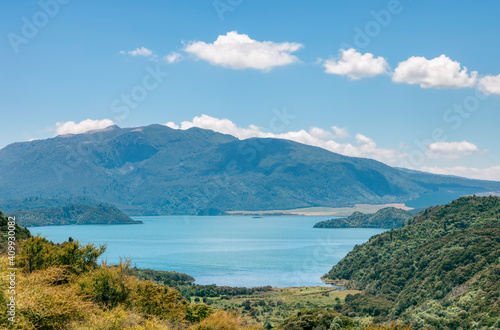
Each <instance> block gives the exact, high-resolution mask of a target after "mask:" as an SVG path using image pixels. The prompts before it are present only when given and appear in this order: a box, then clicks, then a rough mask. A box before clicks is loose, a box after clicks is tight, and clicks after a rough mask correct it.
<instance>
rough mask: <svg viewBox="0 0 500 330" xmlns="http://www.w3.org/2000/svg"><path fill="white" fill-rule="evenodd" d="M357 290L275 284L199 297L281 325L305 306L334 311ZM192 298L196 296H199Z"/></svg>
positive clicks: (207, 301)
mask: <svg viewBox="0 0 500 330" xmlns="http://www.w3.org/2000/svg"><path fill="white" fill-rule="evenodd" d="M355 293H359V291H350V290H347V291H336V290H335V289H334V288H333V287H298V288H273V289H272V290H270V291H267V292H255V293H253V294H248V295H240V296H220V297H215V298H200V300H203V301H205V302H206V304H208V305H210V306H211V307H214V308H216V309H227V310H231V311H237V312H238V313H239V314H241V315H242V316H243V317H245V318H247V319H248V320H249V322H250V321H251V322H257V323H260V324H262V325H266V324H268V325H272V326H278V325H280V324H281V323H282V322H284V321H285V320H286V319H287V318H289V317H293V316H294V315H295V314H296V313H297V311H300V310H302V309H312V308H316V309H321V310H327V309H329V310H332V311H333V309H334V307H335V306H339V305H340V304H341V303H342V302H343V301H344V299H345V297H346V295H348V294H355ZM192 300H197V297H194V298H192Z"/></svg>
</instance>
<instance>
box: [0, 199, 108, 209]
mask: <svg viewBox="0 0 500 330" xmlns="http://www.w3.org/2000/svg"><path fill="white" fill-rule="evenodd" d="M70 205H88V206H99V205H104V206H110V205H108V204H105V203H103V202H100V201H97V200H95V199H93V198H89V197H84V196H78V197H64V198H41V197H28V198H19V199H5V200H0V210H3V211H4V212H6V213H9V212H14V211H26V210H37V209H52V208H58V207H64V206H70Z"/></svg>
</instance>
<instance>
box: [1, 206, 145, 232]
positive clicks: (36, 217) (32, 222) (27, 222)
mask: <svg viewBox="0 0 500 330" xmlns="http://www.w3.org/2000/svg"><path fill="white" fill-rule="evenodd" d="M9 215H10V216H15V217H16V221H17V222H18V223H19V224H20V225H22V226H25V227H34V226H54V225H90V224H94V225H97V224H99V225H100V224H140V223H142V221H136V220H132V219H131V218H130V217H129V216H128V215H126V214H124V213H123V212H121V211H120V210H118V209H117V208H116V207H114V206H104V205H98V206H89V205H70V206H64V207H57V208H49V209H38V210H25V211H15V212H11V213H9Z"/></svg>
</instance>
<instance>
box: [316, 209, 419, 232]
mask: <svg viewBox="0 0 500 330" xmlns="http://www.w3.org/2000/svg"><path fill="white" fill-rule="evenodd" d="M412 217H413V215H412V214H411V213H410V212H408V211H405V210H401V209H396V208H394V207H386V208H383V209H381V210H379V211H377V212H375V213H373V214H364V213H361V212H354V213H353V214H352V215H350V216H348V217H347V218H338V219H331V220H326V221H320V222H318V223H316V224H315V225H314V228H399V227H402V226H404V224H405V223H406V222H407V221H408V220H409V219H411V218H412Z"/></svg>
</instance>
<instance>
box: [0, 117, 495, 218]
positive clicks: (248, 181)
mask: <svg viewBox="0 0 500 330" xmlns="http://www.w3.org/2000/svg"><path fill="white" fill-rule="evenodd" d="M498 191H500V182H493V181H481V180H471V179H465V178H459V177H452V176H442V175H433V174H429V173H423V172H417V171H409V170H404V169H398V168H393V167H390V166H387V165H385V164H383V163H381V162H378V161H375V160H371V159H365V158H354V157H347V156H342V155H339V154H336V153H333V152H330V151H327V150H325V149H322V148H318V147H313V146H309V145H304V144H300V143H297V142H293V141H289V140H281V139H271V138H251V139H246V140H239V139H237V138H235V137H233V136H231V135H226V134H221V133H216V132H214V131H211V130H205V129H201V128H190V129H188V130H176V129H172V128H169V127H166V126H164V125H150V126H145V127H138V128H120V127H118V126H111V127H108V128H106V129H103V130H98V131H92V132H87V133H84V134H74V135H72V134H68V135H61V136H57V137H55V138H50V139H45V140H34V141H29V142H20V143H13V144H11V145H8V146H6V147H5V148H3V149H2V150H0V204H8V203H9V201H10V200H19V199H26V198H41V199H54V198H79V197H80V196H84V197H85V198H91V199H95V200H97V201H99V203H107V204H112V205H115V206H117V207H118V208H119V209H121V210H123V211H124V212H126V213H127V214H129V215H161V214H199V215H206V214H221V213H224V212H225V211H237V210H257V211H258V210H272V209H281V210H286V209H294V208H302V207H311V206H327V207H343V206H352V205H354V204H358V203H365V204H385V203H406V205H408V206H412V207H422V206H430V205H437V204H440V203H444V202H449V201H451V200H452V199H454V198H457V197H459V196H463V195H469V194H476V193H488V192H498Z"/></svg>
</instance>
